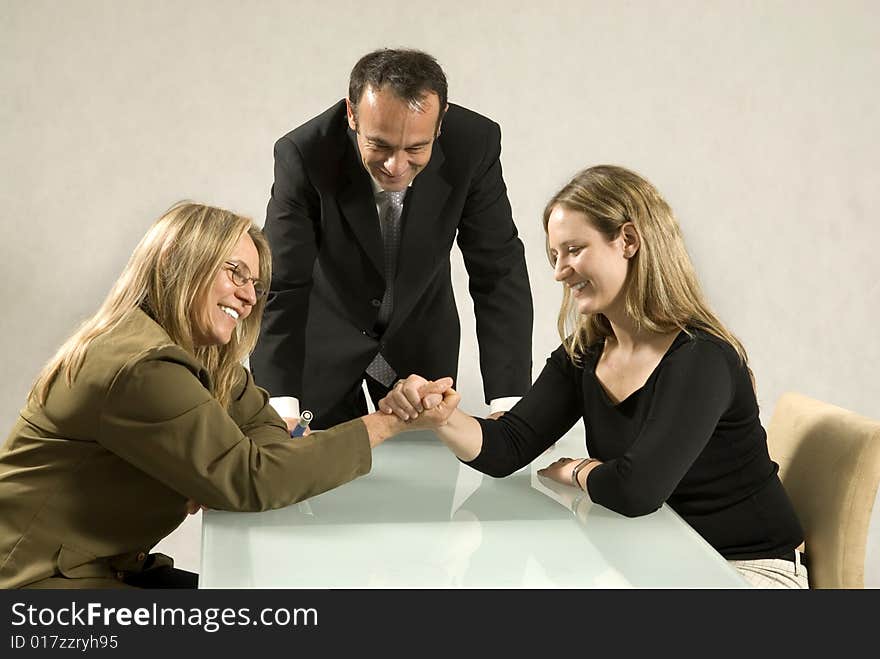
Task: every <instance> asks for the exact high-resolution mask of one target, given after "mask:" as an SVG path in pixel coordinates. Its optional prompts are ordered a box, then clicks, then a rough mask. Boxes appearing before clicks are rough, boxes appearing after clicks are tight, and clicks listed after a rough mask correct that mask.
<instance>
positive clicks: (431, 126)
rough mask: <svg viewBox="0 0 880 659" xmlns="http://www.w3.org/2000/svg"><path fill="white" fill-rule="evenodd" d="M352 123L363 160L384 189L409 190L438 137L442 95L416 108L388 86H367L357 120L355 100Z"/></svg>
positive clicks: (426, 161) (349, 107) (360, 102)
mask: <svg viewBox="0 0 880 659" xmlns="http://www.w3.org/2000/svg"><path fill="white" fill-rule="evenodd" d="M346 105H347V106H348V125H349V126H350V127H351V129H352V130H354V131H355V132H356V133H357V143H358V150H359V151H360V156H361V162H363V164H364V167H365V168H366V169H367V171H368V172H369V173H370V176H372V177H373V178H374V179H375V180H376V182H377V183H378V184H379V186H380V187H381V188H382V189H383V190H388V191H391V192H398V191H400V190H405V189H406V187H407V186H408V185H409V184H410V183H412V180H413V179H414V178H415V177H416V175H417V174H418V173H419V172H420V171H422V170H423V169H424V168H425V165H427V164H428V161H429V160H430V159H431V149H432V148H433V146H434V139H435V138H436V137H437V131H438V126H437V118H438V117H439V116H440V99H439V98H438V97H437V94H433V93H432V94H429V95H428V96H426V97H425V99H424V100H423V101H422V104H421V105H422V107H421V109H420V110H419V109H414V108H412V107H410V105H409V104H408V103H407V102H406V101H404V100H403V99H401V98H399V97H398V96H396V95H395V94H394V92H392V91H390V90H389V89H387V88H383V89H379V90H376V89H374V88H372V87H367V88H366V89H365V90H364V93H363V95H362V96H361V99H360V101H359V102H358V109H357V120H355V116H354V111H353V108H352V107H351V102H350V101H346Z"/></svg>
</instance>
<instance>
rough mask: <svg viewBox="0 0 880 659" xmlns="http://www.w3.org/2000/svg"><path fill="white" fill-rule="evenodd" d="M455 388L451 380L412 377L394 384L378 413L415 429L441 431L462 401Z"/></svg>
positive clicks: (380, 403) (380, 402)
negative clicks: (382, 413)
mask: <svg viewBox="0 0 880 659" xmlns="http://www.w3.org/2000/svg"><path fill="white" fill-rule="evenodd" d="M452 384H453V380H452V378H448V377H447V378H440V379H439V380H426V379H425V378H423V377H422V376H420V375H415V374H413V375H410V376H409V377H408V378H406V379H405V380H398V381H397V382H396V383H395V384H394V386H393V387H392V388H391V391H389V392H388V394H387V395H386V396H385V397H384V398H383V399H382V400H380V401H379V410H380V411H381V412H384V413H385V414H394V415H395V416H397V418H399V419H400V420H401V421H406V422H407V424H410V425H412V426H413V427H414V428H439V427H440V426H443V425H446V423H448V421H449V417H450V416H451V415H452V413H453V412H454V411H455V410H456V409H457V408H458V403H459V401H461V396H460V395H459V394H458V392H457V391H456V390H455V389H453V388H452Z"/></svg>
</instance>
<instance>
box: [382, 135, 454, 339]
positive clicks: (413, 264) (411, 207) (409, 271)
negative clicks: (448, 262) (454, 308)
mask: <svg viewBox="0 0 880 659" xmlns="http://www.w3.org/2000/svg"><path fill="white" fill-rule="evenodd" d="M445 160H446V158H445V156H444V155H443V149H442V148H441V147H440V143H439V142H435V144H434V149H433V152H432V153H431V160H430V162H429V163H428V166H427V167H425V169H424V170H422V171H421V172H419V175H418V176H416V178H415V180H414V181H413V184H412V187H411V188H410V191H409V193H408V194H407V200H406V202H405V203H406V207H405V209H404V217H403V226H402V233H401V236H400V252H399V254H398V260H397V274H396V277H395V280H394V281H395V287H394V291H395V297H396V299H395V301H394V306H395V312H394V316H395V318H396V321H392V325H397V324H398V323H399V322H400V321H401V320H402V314H399V313H398V311H403V310H404V309H409V308H410V307H411V305H412V303H413V299H414V298H415V297H417V296H418V295H420V294H421V292H422V290H423V286H424V283H425V282H424V281H422V280H423V279H424V278H425V276H426V275H427V274H428V273H430V272H432V271H433V263H434V262H435V261H436V260H437V255H438V243H441V242H443V241H442V235H443V234H444V233H446V230H445V227H444V226H443V224H442V222H443V218H441V216H440V214H441V211H442V210H443V207H444V205H445V204H446V199H447V197H449V193H450V192H451V190H452V188H451V187H450V185H449V183H448V182H447V181H446V179H445V178H444V177H443V175H442V171H443V167H442V165H443V163H444V162H445ZM440 249H441V251H443V250H445V245H444V246H443V247H441V248H440ZM443 256H444V257H445V256H446V254H445V253H444V254H443Z"/></svg>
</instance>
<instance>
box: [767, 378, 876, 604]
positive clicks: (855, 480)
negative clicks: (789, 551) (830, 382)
mask: <svg viewBox="0 0 880 659" xmlns="http://www.w3.org/2000/svg"><path fill="white" fill-rule="evenodd" d="M767 436H768V445H769V448H770V456H771V457H772V458H773V460H775V461H776V462H778V463H779V475H780V477H781V478H782V483H783V485H784V486H785V490H786V492H788V495H789V497H790V498H791V501H792V503H793V505H794V508H795V511H796V512H797V515H798V517H799V518H800V521H801V524H802V525H803V527H804V533H805V534H806V553H807V557H808V559H809V563H808V568H809V574H810V587H811V588H864V587H865V553H866V552H865V550H866V546H867V541H868V526H869V524H870V521H871V509H872V508H873V506H874V500H875V498H876V495H877V486H878V483H880V421H874V420H872V419H868V418H865V417H863V416H859V415H857V414H855V413H854V412H850V411H848V410H845V409H842V408H840V407H835V406H833V405H829V404H827V403H823V402H821V401H818V400H813V399H812V398H807V397H806V396H802V395H801V394H796V393H786V394H783V395H782V397H780V399H779V402H778V403H777V404H776V410H775V412H774V413H773V419H772V420H771V422H770V427H769V429H768V431H767ZM878 514H880V511H878Z"/></svg>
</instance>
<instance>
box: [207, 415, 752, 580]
mask: <svg viewBox="0 0 880 659" xmlns="http://www.w3.org/2000/svg"><path fill="white" fill-rule="evenodd" d="M292 441H295V440H292ZM584 454H585V450H584V444H583V428H582V426H581V425H580V424H578V425H577V426H576V427H575V429H573V430H572V431H571V432H570V433H569V434H568V435H566V437H564V438H563V439H562V440H560V441H559V442H557V444H556V446H555V447H554V448H552V449H551V450H549V451H547V452H546V453H545V454H544V455H542V456H540V457H539V458H538V459H537V460H535V461H534V462H533V463H532V464H531V465H529V466H528V467H526V468H524V469H522V470H520V471H519V472H517V473H516V474H513V475H511V476H508V477H507V478H503V479H493V478H491V477H489V476H484V475H483V474H480V473H479V472H476V471H474V470H473V469H471V468H469V467H466V466H465V465H463V464H461V463H460V462H459V461H458V460H457V459H456V458H455V457H454V456H453V455H452V454H451V453H450V452H449V451H448V450H447V449H446V448H445V447H444V446H443V445H442V444H441V443H440V441H439V440H438V439H437V438H435V437H434V436H433V435H432V434H431V433H422V432H420V433H407V434H404V435H401V436H399V437H396V438H393V439H391V440H389V441H387V442H385V443H384V444H382V445H381V446H379V447H378V448H377V449H376V450H375V452H374V454H373V470H372V472H371V473H369V474H368V475H366V476H363V477H361V478H359V479H357V480H355V481H353V482H351V483H348V484H346V485H343V486H342V487H340V488H337V489H336V490H332V491H330V492H326V493H324V494H321V495H319V496H316V497H313V498H312V499H309V500H308V501H304V502H301V503H298V504H294V505H292V506H288V507H287V508H282V509H279V510H273V511H268V512H263V513H229V512H221V511H207V512H206V513H205V514H204V519H203V525H202V561H201V572H200V575H201V576H200V582H199V587H201V588H252V587H256V588H410V587H412V588H593V587H598V588H618V587H621V588H631V587H647V588H700V587H711V588H744V587H747V584H746V582H745V581H744V580H743V579H742V578H741V577H740V576H739V574H738V573H737V572H736V571H735V570H734V569H733V568H732V567H731V566H730V564H729V563H728V562H727V561H725V560H724V559H723V558H722V557H721V555H720V554H718V553H717V552H716V551H715V550H714V549H713V548H712V547H711V546H709V544H708V543H706V542H705V541H704V540H703V539H702V538H701V537H700V536H699V535H697V533H696V532H695V531H694V530H693V529H691V528H690V526H688V525H687V524H686V523H685V522H684V521H683V520H682V519H681V518H680V517H679V516H678V515H677V514H676V513H675V512H673V510H672V509H671V508H669V507H668V506H665V505H664V506H663V507H662V508H661V509H660V510H658V511H656V512H654V513H652V514H650V515H646V516H644V517H639V518H633V519H628V518H626V517H623V516H621V515H618V514H617V513H614V512H612V511H610V510H608V509H607V508H604V507H602V506H599V505H597V504H593V503H592V502H591V501H589V500H588V499H587V500H583V501H582V502H581V503H580V504H579V505H578V506H577V509H578V513H579V514H578V516H575V515H574V514H572V512H571V510H570V507H571V503H572V500H573V499H574V498H575V497H577V496H578V491H577V490H575V489H574V488H571V487H567V486H563V485H559V484H556V483H552V482H550V481H548V480H547V479H544V478H541V477H539V476H537V474H536V471H537V469H539V468H541V467H544V466H546V465H547V464H549V463H550V462H552V461H553V460H555V459H557V458H558V457H561V456H563V455H565V456H569V457H577V456H583V455H584Z"/></svg>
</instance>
